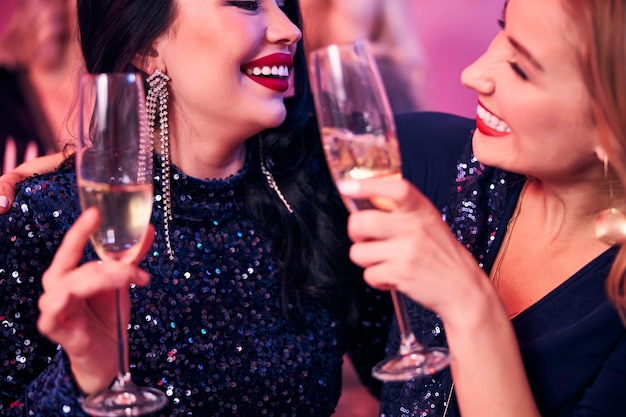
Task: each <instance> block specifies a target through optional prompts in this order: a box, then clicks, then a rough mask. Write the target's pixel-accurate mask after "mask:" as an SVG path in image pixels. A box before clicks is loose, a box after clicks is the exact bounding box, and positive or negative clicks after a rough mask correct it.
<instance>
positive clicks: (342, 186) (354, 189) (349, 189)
mask: <svg viewBox="0 0 626 417" xmlns="http://www.w3.org/2000/svg"><path fill="white" fill-rule="evenodd" d="M337 189H339V192H340V193H341V194H344V195H352V194H356V193H358V192H359V191H361V184H359V182H358V181H350V180H346V181H338V182H337Z"/></svg>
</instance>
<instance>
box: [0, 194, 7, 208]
mask: <svg viewBox="0 0 626 417" xmlns="http://www.w3.org/2000/svg"><path fill="white" fill-rule="evenodd" d="M8 206H9V199H8V198H7V197H6V196H4V195H0V207H2V208H7V207H8Z"/></svg>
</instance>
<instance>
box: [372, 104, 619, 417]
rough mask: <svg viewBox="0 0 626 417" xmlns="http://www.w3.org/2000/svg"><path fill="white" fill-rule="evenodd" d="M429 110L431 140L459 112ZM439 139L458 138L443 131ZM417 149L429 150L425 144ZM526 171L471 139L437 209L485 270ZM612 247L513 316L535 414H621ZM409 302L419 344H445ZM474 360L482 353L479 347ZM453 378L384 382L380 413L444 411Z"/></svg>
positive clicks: (393, 341)
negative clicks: (608, 289) (484, 152)
mask: <svg viewBox="0 0 626 417" xmlns="http://www.w3.org/2000/svg"><path fill="white" fill-rule="evenodd" d="M429 119H431V120H433V119H436V123H434V124H432V123H430V124H431V126H426V127H425V128H424V129H421V132H422V135H424V136H429V135H430V136H432V137H431V140H437V139H436V138H437V137H438V134H441V132H442V129H444V126H445V125H447V124H449V123H455V122H457V118H456V117H455V116H449V115H448V116H442V115H434V116H432V115H431V116H429ZM465 124H466V129H465V132H463V129H461V130H460V131H456V132H452V133H453V134H456V135H460V137H461V138H464V137H467V135H468V132H469V131H470V129H471V121H469V120H468V121H467V122H466V123H465ZM437 125H439V126H437ZM450 132H451V131H448V133H450ZM438 140H440V141H444V142H445V141H447V140H453V141H455V140H456V141H457V142H458V139H453V138H452V139H443V138H442V137H441V136H439V139H438ZM422 142H425V143H428V140H423V141H422ZM438 146H441V145H438ZM423 152H426V153H427V152H428V149H426V150H423ZM403 162H404V163H405V164H407V165H408V164H410V163H411V162H410V160H406V161H405V160H403ZM406 168H407V169H409V167H408V166H407V167H406ZM524 181H525V178H524V177H523V176H520V175H517V174H512V173H509V172H506V171H502V170H499V169H495V168H493V167H487V166H484V165H482V164H481V163H479V162H478V161H477V160H476V158H475V157H474V156H473V154H472V152H471V147H469V146H468V148H467V149H466V151H465V152H464V154H463V155H462V156H461V158H460V162H458V164H457V171H456V178H455V180H454V186H453V189H452V195H451V197H450V200H449V202H448V204H447V206H445V207H444V210H443V212H444V219H445V220H446V222H447V223H448V224H449V225H450V228H451V230H452V232H453V233H454V234H455V236H456V237H457V238H458V240H459V241H460V242H462V243H463V244H464V245H465V246H466V247H467V249H468V250H469V251H470V252H472V254H473V255H474V257H475V258H476V260H477V262H478V263H479V265H480V266H481V267H482V268H484V269H485V271H486V272H487V273H489V271H490V270H491V268H492V266H493V263H494V260H495V256H496V254H497V252H498V250H499V247H500V245H501V244H502V238H503V236H504V232H505V229H506V224H507V222H508V221H509V219H510V218H511V216H512V214H513V211H514V208H515V205H516V204H517V200H518V197H519V194H520V191H521V189H522V186H523V183H524ZM418 185H419V186H420V188H422V187H423V186H424V185H423V184H418ZM615 254H616V248H611V249H608V250H607V251H605V252H604V253H602V254H601V255H599V256H598V257H597V258H595V259H594V260H592V261H591V262H590V263H589V264H587V265H586V266H585V267H583V268H582V269H580V270H579V271H578V272H577V273H575V274H574V275H572V276H571V277H570V278H569V279H567V280H566V281H565V282H564V283H563V284H561V285H560V286H558V287H557V288H555V289H554V290H553V291H552V292H550V293H549V294H547V295H546V296H545V297H544V298H542V299H541V300H539V301H538V302H537V303H535V304H534V305H532V306H530V307H529V308H528V309H526V310H524V311H523V312H521V313H520V314H519V315H517V316H516V317H514V318H513V319H512V324H513V326H514V329H515V332H516V335H517V339H518V343H519V345H520V350H521V353H522V358H523V361H524V365H525V368H526V373H527V375H528V379H529V382H530V385H531V388H532V390H533V394H534V396H535V399H536V401H537V405H538V407H539V410H540V412H541V415H542V416H553V417H566V416H568V417H569V416H578V417H583V416H606V417H609V416H610V417H617V416H626V330H625V329H624V325H623V323H622V322H621V321H620V319H619V317H618V315H617V313H616V311H615V309H614V308H613V306H612V305H611V304H610V302H609V301H608V298H607V297H606V294H605V291H604V282H605V280H606V277H607V275H608V272H609V270H610V267H611V264H612V262H613V259H614V257H615ZM538 267H540V266H538ZM408 310H409V315H410V317H411V323H412V326H413V330H414V331H415V334H416V337H417V338H418V340H420V342H423V344H424V345H426V346H446V340H445V333H444V328H443V326H442V323H441V320H440V319H439V318H438V316H437V315H436V314H434V313H433V312H431V311H428V310H425V309H424V308H422V307H420V306H419V305H417V304H415V303H412V302H411V303H409V304H408ZM398 341H399V335H398V329H397V326H394V327H393V328H392V331H391V334H390V339H389V346H388V347H387V352H388V354H391V353H392V352H395V351H397V349H398ZM452 354H454V352H453V351H452ZM476 360H477V361H488V360H489V358H488V357H484V356H483V355H481V352H476ZM482 382H485V381H482ZM486 382H487V383H489V381H486ZM451 385H452V379H451V375H450V371H449V369H446V370H444V371H442V372H439V373H438V374H436V375H434V376H433V377H429V378H424V379H419V380H415V381H410V382H406V383H386V384H384V385H383V390H382V397H381V413H380V414H381V416H382V417H442V416H443V415H444V411H445V410H446V403H447V402H448V397H449V394H450V389H451ZM453 398H454V397H453ZM453 416H454V417H459V416H460V413H459V410H458V407H457V405H456V402H455V401H454V400H453V401H452V402H451V406H450V407H449V409H448V410H447V414H446V417H453Z"/></svg>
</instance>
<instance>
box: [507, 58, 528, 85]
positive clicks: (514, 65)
mask: <svg viewBox="0 0 626 417" xmlns="http://www.w3.org/2000/svg"><path fill="white" fill-rule="evenodd" d="M509 65H510V66H511V69H512V70H513V72H515V73H516V74H517V75H518V76H519V77H520V78H522V79H523V80H528V76H526V73H524V71H522V69H521V68H520V67H519V65H517V62H514V61H509Z"/></svg>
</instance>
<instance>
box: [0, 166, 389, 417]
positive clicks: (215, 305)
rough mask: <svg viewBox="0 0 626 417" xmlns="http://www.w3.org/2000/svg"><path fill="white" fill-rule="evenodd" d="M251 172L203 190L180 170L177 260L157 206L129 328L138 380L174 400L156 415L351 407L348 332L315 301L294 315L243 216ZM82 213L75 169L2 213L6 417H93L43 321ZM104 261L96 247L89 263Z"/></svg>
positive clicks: (325, 411) (268, 252)
mask: <svg viewBox="0 0 626 417" xmlns="http://www.w3.org/2000/svg"><path fill="white" fill-rule="evenodd" d="M159 166H160V165H159V163H158V161H157V162H156V163H155V167H156V168H155V169H156V170H157V171H156V172H155V182H154V184H155V187H156V189H155V195H156V196H159V195H160V194H161V192H160V189H159V187H160V181H159V178H158V177H159V175H160V171H158V167H159ZM246 176H247V168H244V169H243V170H242V171H241V172H240V173H238V174H237V175H235V176H232V177H229V178H227V179H223V180H210V181H201V180H198V179H194V178H190V177H187V176H185V175H184V174H182V173H180V172H179V171H177V170H176V169H175V167H172V172H171V193H172V203H173V205H174V207H175V210H174V211H173V212H174V217H173V219H172V221H171V222H170V224H171V240H172V245H173V249H174V251H175V253H176V259H175V260H174V261H170V259H169V258H168V256H167V254H166V243H165V238H164V236H163V233H162V228H160V226H161V225H162V224H163V222H162V220H163V219H162V218H161V216H162V213H163V212H162V210H160V209H159V207H158V206H159V204H161V202H160V201H159V199H158V198H155V209H154V210H153V215H152V220H151V222H152V224H154V225H155V227H156V228H157V230H159V232H157V234H156V238H155V242H154V244H153V247H152V248H151V250H150V251H149V254H148V256H147V258H146V259H145V261H143V262H142V265H141V266H142V268H144V269H145V270H147V271H149V272H150V274H151V277H152V282H151V284H150V285H149V286H148V287H145V288H131V302H132V311H133V314H132V317H131V322H130V327H129V346H130V364H131V372H132V374H133V379H134V380H135V381H136V382H137V383H139V384H141V385H148V386H153V387H156V388H158V389H161V390H163V391H164V392H165V393H166V394H167V396H168V398H169V405H168V407H167V408H166V409H164V410H162V411H161V412H159V413H157V414H155V415H159V416H173V415H186V416H192V415H195V416H203V417H205V416H298V417H305V416H315V417H321V416H329V415H331V414H332V412H333V410H334V407H335V405H336V402H337V400H338V398H339V395H340V389H341V361H342V355H343V353H344V351H345V348H346V346H345V340H344V338H343V336H342V334H343V326H342V325H341V324H340V321H339V319H338V318H337V317H335V316H333V315H332V314H331V313H330V312H329V311H327V310H326V309H324V308H323V307H322V305H321V304H320V303H319V302H317V301H315V300H312V299H310V298H308V297H302V300H301V311H302V312H301V313H298V312H296V311H295V309H294V310H293V311H292V313H293V315H292V317H290V318H286V317H285V315H284V314H283V306H282V302H281V296H280V295H281V267H280V265H279V263H278V262H277V260H276V259H275V256H274V254H273V251H272V245H271V240H270V239H268V237H267V236H263V235H262V233H261V232H260V231H259V229H258V228H257V226H256V225H255V224H254V223H253V222H252V220H251V219H250V218H249V217H248V215H247V213H246V210H245V209H244V206H243V199H242V193H243V187H244V184H245V181H246ZM79 212H80V209H79V207H78V199H77V193H76V184H75V176H74V174H73V164H71V163H66V164H65V166H64V168H63V170H61V171H59V172H58V173H53V174H47V175H46V176H42V177H39V176H36V177H33V178H31V179H29V180H28V181H27V182H26V183H25V184H24V185H23V186H22V187H21V189H20V192H19V194H18V197H17V198H16V202H15V203H14V204H13V209H12V210H11V212H10V214H8V215H6V216H1V217H0V233H2V239H0V289H1V298H0V302H1V303H2V305H1V306H0V322H1V323H2V340H1V343H2V346H3V348H2V353H1V359H2V365H3V368H4V370H3V371H2V375H3V377H2V381H1V384H2V385H1V389H0V394H1V397H2V405H1V407H4V408H5V409H0V414H2V415H5V413H6V414H7V415H22V411H23V408H28V410H29V412H31V413H34V415H38V416H46V415H55V416H56V415H64V413H67V415H73V416H83V415H84V414H83V413H82V410H81V409H80V405H79V402H78V401H79V397H80V393H79V392H77V391H76V387H75V386H74V385H73V383H72V382H71V377H70V373H69V370H68V369H67V360H66V358H65V357H64V355H63V354H62V353H60V352H59V351H58V349H57V347H56V346H55V345H54V344H52V343H50V342H49V341H47V340H46V339H45V338H43V337H41V336H39V335H38V333H37V330H36V325H35V323H36V318H37V314H38V313H37V297H38V294H39V293H40V292H41V285H40V278H41V275H42V273H43V271H44V269H45V268H46V267H47V265H49V264H50V262H51V260H52V254H53V252H54V250H55V249H56V247H58V246H59V244H60V242H61V239H62V238H63V235H64V233H65V231H66V230H67V229H68V228H69V226H70V225H71V223H72V222H73V220H74V219H75V218H76V217H77V216H78V214H79ZM5 237H8V238H5ZM95 258H96V255H95V253H94V252H93V250H91V248H89V249H88V250H87V251H86V252H85V255H84V258H83V260H86V259H95ZM86 279H88V278H86ZM374 350H375V349H374ZM374 360H377V358H374ZM25 386H27V388H26V390H25V391H24V387H25ZM6 408H9V411H7V410H6Z"/></svg>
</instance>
